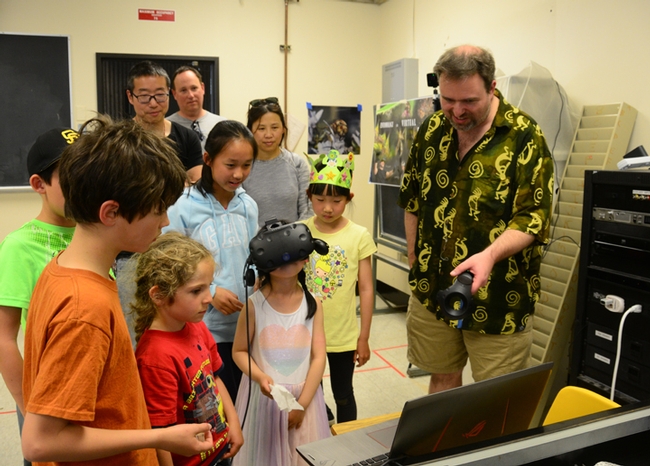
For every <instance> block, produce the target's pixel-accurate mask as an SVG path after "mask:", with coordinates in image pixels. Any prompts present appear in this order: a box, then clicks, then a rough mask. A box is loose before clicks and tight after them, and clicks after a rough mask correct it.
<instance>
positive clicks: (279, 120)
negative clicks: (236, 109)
mask: <svg viewBox="0 0 650 466" xmlns="http://www.w3.org/2000/svg"><path fill="white" fill-rule="evenodd" d="M247 126H248V129H250V130H251V131H252V133H253V136H254V137H255V141H257V147H258V155H257V159H256V160H255V163H254V164H253V169H252V170H251V174H250V175H249V177H248V178H247V179H246V181H244V189H245V190H246V192H247V193H248V194H249V195H250V196H251V197H252V198H253V199H255V202H257V205H258V207H259V217H258V224H259V226H260V227H262V226H263V225H264V223H265V221H266V220H270V219H272V218H276V219H279V220H284V221H286V222H289V223H292V222H295V221H298V220H306V219H308V218H310V217H312V216H313V215H314V212H313V210H312V207H311V202H310V201H309V198H308V197H307V188H308V187H309V170H310V169H309V163H308V162H307V159H306V158H305V157H302V156H300V155H298V154H295V153H293V152H290V151H288V150H287V149H285V148H283V147H282V146H281V145H282V142H283V141H284V138H285V136H286V134H287V125H286V123H285V119H284V114H283V113H282V109H281V108H280V104H279V103H278V99H277V98H276V97H267V98H266V99H255V100H252V101H251V102H250V104H249V107H248V122H247Z"/></svg>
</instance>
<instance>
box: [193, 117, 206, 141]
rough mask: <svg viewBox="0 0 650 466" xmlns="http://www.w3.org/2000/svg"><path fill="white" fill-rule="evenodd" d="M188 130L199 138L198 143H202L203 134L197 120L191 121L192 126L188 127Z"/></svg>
mask: <svg viewBox="0 0 650 466" xmlns="http://www.w3.org/2000/svg"><path fill="white" fill-rule="evenodd" d="M190 128H192V131H194V132H195V133H196V135H197V136H198V137H199V141H203V133H202V132H201V127H200V126H199V121H198V120H195V121H193V122H192V124H191V125H190Z"/></svg>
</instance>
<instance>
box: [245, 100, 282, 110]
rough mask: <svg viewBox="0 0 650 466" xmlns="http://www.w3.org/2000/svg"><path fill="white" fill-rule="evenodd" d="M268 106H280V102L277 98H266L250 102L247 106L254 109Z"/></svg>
mask: <svg viewBox="0 0 650 466" xmlns="http://www.w3.org/2000/svg"><path fill="white" fill-rule="evenodd" d="M270 104H275V105H280V101H279V100H278V98H277V97H267V98H266V99H255V100H251V101H250V102H249V103H248V106H249V107H253V108H254V107H259V106H261V105H270Z"/></svg>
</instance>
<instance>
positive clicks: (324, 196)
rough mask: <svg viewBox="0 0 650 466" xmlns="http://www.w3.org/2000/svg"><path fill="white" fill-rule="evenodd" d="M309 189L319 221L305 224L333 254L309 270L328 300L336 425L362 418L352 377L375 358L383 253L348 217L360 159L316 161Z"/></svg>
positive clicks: (316, 290) (316, 258)
mask: <svg viewBox="0 0 650 466" xmlns="http://www.w3.org/2000/svg"><path fill="white" fill-rule="evenodd" d="M310 161H311V164H312V170H311V177H310V178H311V179H310V184H309V189H308V191H307V192H308V194H309V199H310V200H311V202H312V206H313V208H314V212H315V214H316V215H315V216H314V217H312V218H310V219H309V220H307V221H306V222H305V224H306V225H307V227H308V228H309V229H310V230H311V232H312V234H313V236H314V237H315V238H319V239H321V240H324V241H325V242H326V243H327V244H329V247H330V249H329V252H328V254H327V255H325V256H323V255H319V254H317V253H314V254H312V255H311V263H310V266H309V267H307V284H308V286H309V289H310V291H311V292H312V293H313V294H314V296H316V297H317V298H320V299H321V300H322V301H323V315H324V322H325V337H326V340H327V360H328V362H329V368H330V383H331V384H332V393H333V395H334V400H335V402H336V421H337V422H346V421H352V420H355V419H356V418H357V403H356V400H355V398H354V388H353V386H352V376H353V374H354V367H355V364H356V366H357V367H359V366H363V365H364V364H365V363H366V362H368V359H370V346H369V345H368V339H369V337H370V323H371V321H372V313H373V309H374V302H375V293H374V290H373V286H372V264H371V261H370V258H371V256H372V254H374V253H375V251H377V246H375V243H374V242H373V240H372V237H371V236H370V233H369V232H368V230H367V229H366V228H364V227H362V226H360V225H357V224H355V223H354V222H352V221H350V220H349V219H347V218H345V217H344V216H343V213H344V212H345V207H346V206H347V204H348V203H349V202H350V201H351V200H352V197H353V196H354V195H353V193H352V192H351V191H350V189H351V187H352V172H353V170H354V154H352V153H350V154H345V155H344V154H339V153H338V152H337V151H335V150H332V151H330V152H329V153H328V154H321V155H320V156H319V157H318V158H317V159H315V160H312V159H310ZM357 283H358V284H359V302H360V316H361V326H360V327H361V328H360V329H359V324H358V323H357V313H356V304H357V302H356V298H355V285H356V284H357Z"/></svg>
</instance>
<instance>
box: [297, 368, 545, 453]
mask: <svg viewBox="0 0 650 466" xmlns="http://www.w3.org/2000/svg"><path fill="white" fill-rule="evenodd" d="M552 368H553V363H552V362H549V363H546V364H540V365H538V366H535V367H531V368H528V369H524V370H521V371H517V372H513V373H510V374H506V375H502V376H499V377H495V378H493V379H488V380H484V381H481V382H476V383H473V384H470V385H464V386H462V387H458V388H453V389H451V390H446V391H443V392H439V393H434V394H432V395H426V396H423V397H420V398H415V399H413V400H410V401H407V402H406V403H405V404H404V408H403V409H402V413H401V415H400V417H399V419H393V420H390V421H386V422H383V423H380V424H377V425H374V426H370V427H366V428H363V429H358V430H355V431H352V432H348V433H345V434H341V435H337V436H334V437H330V438H327V439H324V440H319V441H317V442H312V443H309V444H306V445H301V446H299V447H298V453H300V455H301V456H302V457H303V458H304V459H305V461H307V462H308V463H309V464H310V465H312V466H316V465H318V466H341V465H354V464H355V463H360V462H361V461H366V460H371V459H372V460H371V462H366V463H361V464H383V462H386V461H388V460H389V459H390V460H396V459H402V458H407V459H408V458H415V457H418V456H422V455H428V454H431V453H435V452H439V451H441V450H446V449H449V448H454V447H458V446H464V445H468V444H471V443H475V442H480V441H483V440H488V439H492V438H495V437H499V436H501V435H507V434H512V433H516V432H521V431H524V430H526V429H528V428H529V427H537V426H530V423H531V420H532V419H533V416H534V415H535V411H536V410H537V407H538V405H539V401H540V399H541V398H542V395H543V393H544V390H545V388H546V384H547V382H548V380H549V377H550V374H551V369H552ZM391 464H392V463H391Z"/></svg>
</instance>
